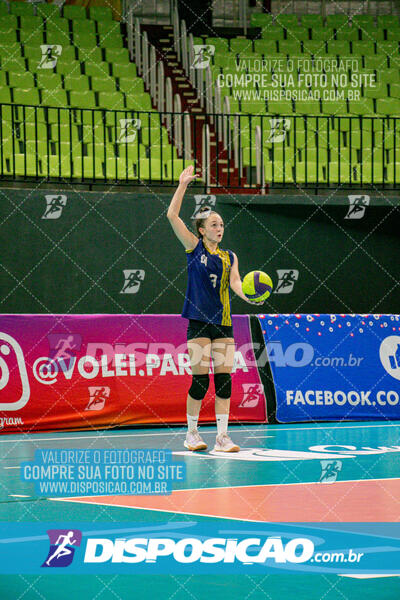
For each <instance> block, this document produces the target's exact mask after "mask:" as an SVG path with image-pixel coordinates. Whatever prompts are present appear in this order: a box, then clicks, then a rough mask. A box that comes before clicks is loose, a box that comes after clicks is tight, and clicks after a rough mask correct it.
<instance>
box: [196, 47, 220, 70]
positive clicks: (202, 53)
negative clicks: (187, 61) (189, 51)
mask: <svg viewBox="0 0 400 600" xmlns="http://www.w3.org/2000/svg"><path fill="white" fill-rule="evenodd" d="M193 51H194V60H193V64H192V65H191V68H192V69H206V68H207V67H208V65H209V64H210V61H211V58H212V57H213V56H214V54H215V46H212V45H211V44H206V45H200V44H194V45H193Z"/></svg>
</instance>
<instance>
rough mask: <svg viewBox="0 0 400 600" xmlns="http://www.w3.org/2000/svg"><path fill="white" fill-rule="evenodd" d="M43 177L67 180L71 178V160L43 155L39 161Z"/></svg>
mask: <svg viewBox="0 0 400 600" xmlns="http://www.w3.org/2000/svg"><path fill="white" fill-rule="evenodd" d="M40 165H41V174H42V176H43V177H50V178H59V177H62V178H63V179H69V178H70V177H71V160H70V159H69V160H68V159H67V160H60V158H59V156H51V155H44V156H42V157H41V159H40Z"/></svg>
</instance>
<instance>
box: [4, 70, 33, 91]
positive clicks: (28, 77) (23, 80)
mask: <svg viewBox="0 0 400 600" xmlns="http://www.w3.org/2000/svg"><path fill="white" fill-rule="evenodd" d="M8 81H9V86H10V87H12V88H25V89H28V88H30V87H34V85H35V80H34V78H33V75H32V73H28V71H23V72H21V73H19V72H18V71H11V72H10V73H9V75H8Z"/></svg>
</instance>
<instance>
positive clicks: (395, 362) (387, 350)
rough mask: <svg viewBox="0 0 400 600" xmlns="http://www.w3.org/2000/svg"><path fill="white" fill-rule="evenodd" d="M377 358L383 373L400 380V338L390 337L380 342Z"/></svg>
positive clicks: (396, 336)
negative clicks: (383, 370)
mask: <svg viewBox="0 0 400 600" xmlns="http://www.w3.org/2000/svg"><path fill="white" fill-rule="evenodd" d="M379 358H380V361H381V363H382V366H383V368H384V369H385V371H386V372H387V373H389V375H391V376H392V377H394V378H395V379H400V336H398V335H390V336H389V337H387V338H385V339H384V340H383V341H382V343H381V345H380V348H379Z"/></svg>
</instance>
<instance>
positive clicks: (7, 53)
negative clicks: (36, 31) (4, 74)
mask: <svg viewBox="0 0 400 600" xmlns="http://www.w3.org/2000/svg"><path fill="white" fill-rule="evenodd" d="M0 42H1V40H0ZM21 49H22V48H21V46H20V44H19V43H18V42H14V43H13V44H7V46H2V45H0V60H1V63H2V66H3V69H4V68H5V67H4V64H5V63H6V62H7V60H9V59H10V58H15V57H16V58H20V57H21V54H22V53H21Z"/></svg>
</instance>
